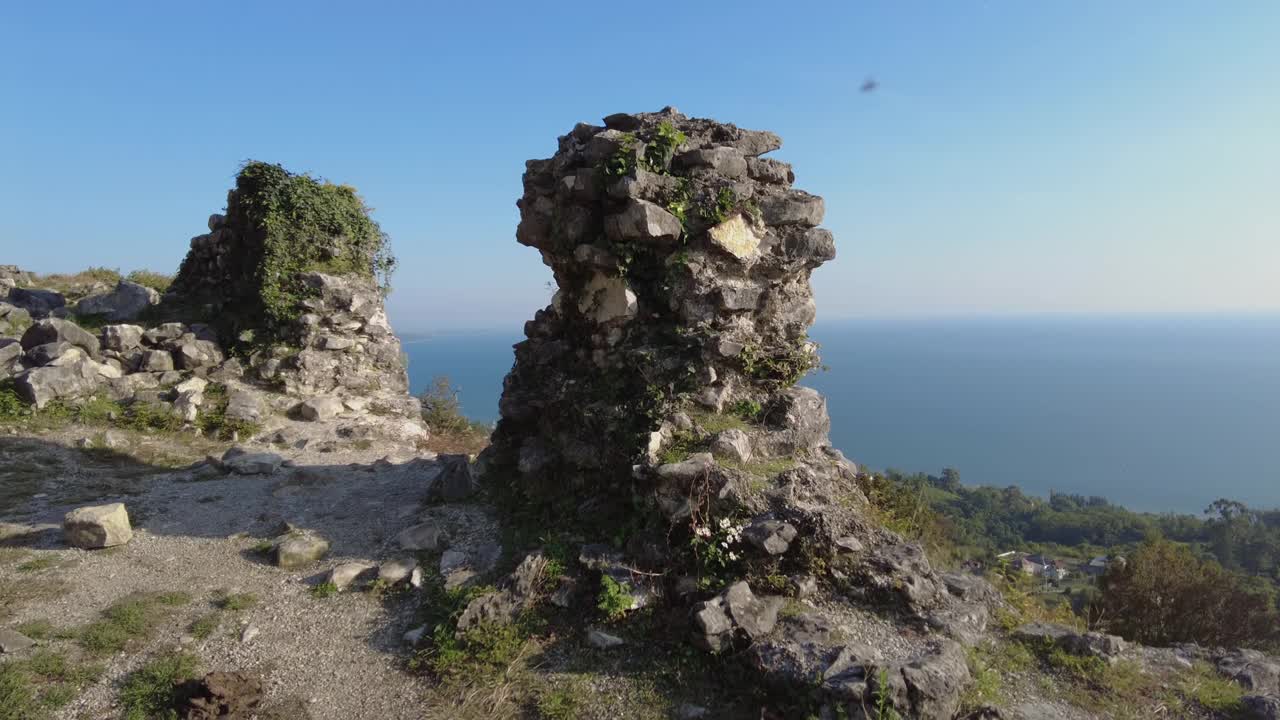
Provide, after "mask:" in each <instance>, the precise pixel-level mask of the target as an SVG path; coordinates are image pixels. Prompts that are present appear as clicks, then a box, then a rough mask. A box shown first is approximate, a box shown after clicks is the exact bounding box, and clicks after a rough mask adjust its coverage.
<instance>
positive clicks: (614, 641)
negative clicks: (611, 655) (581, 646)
mask: <svg viewBox="0 0 1280 720" xmlns="http://www.w3.org/2000/svg"><path fill="white" fill-rule="evenodd" d="M587 644H588V645H590V646H591V647H593V648H595V649H597V650H611V649H613V648H616V647H620V646H622V645H624V644H626V643H625V641H624V640H623V639H622V638H620V637H618V636H617V635H611V634H609V633H607V632H605V631H603V630H597V629H595V628H591V629H590V630H588V631H587Z"/></svg>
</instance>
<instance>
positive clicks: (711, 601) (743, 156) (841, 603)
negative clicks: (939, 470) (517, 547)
mask: <svg viewBox="0 0 1280 720" xmlns="http://www.w3.org/2000/svg"><path fill="white" fill-rule="evenodd" d="M780 145H781V140H780V139H779V138H778V137H777V136H776V135H774V134H772V133H768V132H759V131H751V130H743V129H740V128H737V127H735V126H733V125H729V124H725V123H718V122H715V121H712V120H705V119H695V118H687V117H685V116H684V115H681V114H679V113H677V112H676V111H674V110H672V109H666V110H663V111H661V112H658V113H642V114H637V115H613V116H610V117H607V118H605V126H604V127H596V126H592V125H578V126H577V127H575V128H574V129H573V130H572V131H571V132H570V133H569V134H568V135H565V136H564V137H561V138H560V144H559V150H558V152H557V153H556V154H555V155H554V156H553V157H551V158H549V159H546V160H532V161H529V162H528V163H527V165H526V168H527V169H526V172H525V175H524V195H523V197H522V198H521V199H520V201H519V203H518V205H519V208H520V216H521V217H520V225H519V228H518V230H517V232H516V238H517V240H518V241H519V242H521V243H523V244H525V245H528V246H531V247H534V248H536V249H538V250H539V251H540V253H541V255H542V260H543V262H544V263H546V264H547V265H548V266H549V267H550V268H551V269H552V272H553V274H554V276H555V282H556V285H557V286H558V291H557V292H556V294H555V296H554V298H553V300H552V303H551V305H550V306H549V307H546V308H544V309H542V310H540V311H538V312H537V314H536V315H535V317H534V318H533V320H531V321H529V322H528V323H527V324H526V326H525V335H526V338H527V339H525V340H524V341H523V342H521V343H519V344H518V345H517V346H516V348H515V365H514V367H513V368H512V370H511V372H510V374H509V375H508V376H507V378H506V381H505V384H504V387H503V395H502V401H501V405H500V411H501V419H500V421H499V423H498V425H497V427H496V429H495V432H494V434H493V438H492V440H493V442H492V444H491V446H490V448H489V449H488V450H486V452H485V453H484V454H483V455H482V456H481V458H480V461H479V462H478V465H479V471H480V474H481V477H482V479H483V482H484V484H485V486H486V489H487V491H488V492H490V493H491V494H492V495H493V496H494V497H495V498H496V499H497V500H498V501H499V503H500V504H503V505H505V506H506V507H508V508H510V509H512V510H514V511H515V516H516V517H520V515H521V514H525V517H527V516H528V515H533V516H534V517H535V518H537V519H538V520H541V521H542V525H540V527H548V529H549V530H550V529H555V530H559V531H561V532H563V531H566V530H568V529H572V531H573V532H574V533H575V534H580V535H582V536H583V537H587V538H592V539H595V540H606V541H608V542H612V543H615V544H616V545H617V546H619V547H617V548H616V549H615V548H613V547H610V546H609V545H604V544H601V545H595V544H593V545H588V546H584V547H583V548H582V554H581V555H580V557H579V561H580V563H581V564H582V565H583V566H584V567H587V568H591V569H592V572H595V573H598V574H599V575H600V576H601V577H602V578H604V577H607V578H609V579H610V580H612V581H613V583H614V585H616V586H617V588H621V590H619V591H620V592H623V593H625V594H626V595H628V596H629V598H630V602H629V604H630V606H631V607H633V608H634V607H645V606H649V605H651V604H657V603H661V602H669V603H684V604H686V605H687V606H688V610H689V621H690V625H691V629H690V630H691V638H690V639H691V640H692V642H693V643H694V644H695V645H697V646H698V647H701V648H704V649H706V650H709V651H712V652H723V651H726V650H729V649H736V650H740V651H742V657H744V658H745V659H746V662H747V663H748V664H749V665H750V666H752V667H753V668H754V669H755V670H756V671H757V672H758V673H759V674H760V678H761V681H762V682H763V683H765V684H767V685H768V686H771V687H776V688H778V689H780V690H781V691H782V692H783V693H786V694H789V695H793V696H799V697H804V698H810V699H816V700H817V701H818V702H819V703H820V704H821V705H822V706H823V707H822V709H821V711H820V712H819V713H818V714H820V715H822V716H824V717H825V716H827V715H830V716H833V717H834V716H835V714H836V713H837V712H843V713H845V714H847V715H848V716H850V717H861V712H862V710H863V709H865V708H866V707H868V706H869V703H873V702H876V698H880V699H881V701H882V702H887V703H889V704H891V705H893V707H894V708H895V710H896V712H897V713H899V714H900V715H902V716H903V717H918V718H930V719H936V720H942V719H943V718H951V717H952V716H953V715H954V714H955V712H956V710H957V709H958V697H959V694H960V690H961V689H962V688H963V687H964V685H965V684H966V683H967V682H968V680H969V673H968V669H967V666H966V663H965V660H964V651H963V648H962V647H961V645H960V643H961V642H972V641H973V638H974V637H976V636H977V635H978V634H980V633H981V632H982V630H983V628H984V627H985V623H986V620H987V609H986V605H984V604H983V602H982V601H981V600H979V599H977V597H976V595H979V594H981V593H980V592H978V590H977V589H975V588H978V589H980V581H975V583H970V582H968V581H967V580H965V579H963V578H960V579H956V580H955V581H950V580H948V579H947V578H944V577H942V576H940V575H938V574H937V573H936V572H935V571H934V570H933V569H932V568H931V567H930V564H929V561H928V558H927V557H926V556H925V554H924V552H923V549H922V548H921V547H920V546H919V545H915V544H911V543H906V542H904V541H903V540H902V539H901V538H900V537H898V536H897V535H895V534H894V533H892V532H889V531H888V530H886V529H884V528H883V527H881V526H880V525H879V523H877V522H876V520H875V513H874V511H873V510H872V508H871V507H870V506H869V503H868V502H867V499H866V496H865V494H864V493H863V487H864V486H865V485H864V483H865V481H866V477H865V476H863V475H860V474H859V472H858V469H857V467H856V466H855V465H854V464H853V463H851V462H849V461H848V460H847V459H846V458H845V457H844V455H843V454H841V453H840V451H839V450H836V449H835V448H832V447H831V445H830V441H829V438H828V432H829V430H830V424H831V423H830V419H829V417H828V415H827V407H826V401H825V400H824V399H823V398H822V396H821V395H819V394H818V393H817V392H816V391H814V390H812V389H809V388H805V387H802V386H799V385H797V384H796V383H797V381H798V380H799V379H800V378H801V377H802V376H803V375H804V374H805V373H806V372H807V371H809V370H810V369H812V368H813V367H814V366H815V365H816V364H817V363H818V356H817V353H816V348H815V346H814V345H813V344H812V343H811V342H809V340H808V339H807V337H806V333H807V330H808V328H809V326H810V324H811V323H812V322H813V320H814V314H815V309H814V301H813V293H812V290H811V288H810V285H809V279H810V275H811V273H812V272H813V270H814V269H815V268H817V267H819V266H820V265H822V264H823V263H824V262H827V261H829V260H831V259H833V258H834V257H835V245H834V240H833V238H832V235H831V233H830V232H828V231H826V230H824V229H822V228H821V227H819V225H820V223H821V222H822V216H823V203H822V199H821V198H819V197H817V196H814V195H811V194H809V193H807V192H804V191H803V190H799V189H796V188H794V187H792V183H793V182H794V175H793V173H792V172H791V168H790V167H789V166H788V165H786V164H785V163H782V162H779V161H777V160H773V159H769V158H764V157H761V156H762V155H764V154H766V153H768V152H770V151H772V150H775V149H777V148H778V147H780ZM602 582H603V580H602ZM615 590H616V588H615ZM784 592H785V593H788V594H790V595H792V596H793V597H796V598H804V599H806V600H807V603H808V604H806V605H804V606H803V608H802V609H800V610H799V611H798V614H797V613H791V614H789V615H787V616H784V615H783V614H782V613H781V612H780V610H781V608H782V607H783V606H784V598H783V596H782V593H784ZM476 602H477V603H478V602H481V601H479V600H478V601H476ZM621 604H623V605H625V604H628V603H626V602H623V603H621ZM879 613H886V614H887V615H888V616H889V617H892V618H893V621H892V622H884V621H882V620H874V621H872V622H871V625H876V624H877V623H883V624H882V625H881V627H885V628H887V629H886V631H885V633H884V637H885V638H889V637H896V636H897V635H898V632H897V630H896V627H894V626H896V624H897V623H899V622H902V623H910V624H912V625H914V626H915V628H916V629H917V631H918V633H919V638H920V640H921V641H920V642H917V643H910V644H906V645H902V646H897V647H893V648H872V647H868V646H866V645H863V644H860V643H849V642H848V641H847V639H846V638H845V637H844V636H843V634H842V633H841V632H840V631H839V630H838V628H840V627H841V626H842V624H843V623H844V622H845V621H846V620H847V618H848V617H849V616H850V615H853V616H861V617H864V618H867V617H877V616H878V615H879ZM871 625H868V627H870V626H871ZM868 637H869V636H868ZM814 678H818V679H819V680H820V681H821V683H822V684H821V687H818V688H815V685H814ZM815 690H817V691H818V692H817V694H815Z"/></svg>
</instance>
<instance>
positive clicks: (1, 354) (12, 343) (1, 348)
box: [0, 338, 22, 378]
mask: <svg viewBox="0 0 1280 720" xmlns="http://www.w3.org/2000/svg"><path fill="white" fill-rule="evenodd" d="M21 359H22V343H20V342H18V341H17V340H14V339H12V338H0V378H4V377H8V373H6V372H5V371H6V369H8V368H11V367H13V366H14V365H15V364H16V363H17V362H18V361H19V360H21Z"/></svg>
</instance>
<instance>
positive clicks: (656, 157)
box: [644, 120, 688, 174]
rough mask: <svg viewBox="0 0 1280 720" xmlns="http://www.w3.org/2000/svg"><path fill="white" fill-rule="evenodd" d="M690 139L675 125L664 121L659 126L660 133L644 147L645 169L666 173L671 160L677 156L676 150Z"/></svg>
mask: <svg viewBox="0 0 1280 720" xmlns="http://www.w3.org/2000/svg"><path fill="white" fill-rule="evenodd" d="M687 139H688V138H687V137H686V136H685V134H684V133H682V132H680V131H679V130H676V127H675V125H672V124H671V122H670V121H668V120H663V121H662V123H661V124H659V125H658V131H657V133H655V134H654V136H653V137H652V138H650V140H649V141H648V142H647V143H645V146H644V165H645V169H646V170H648V171H650V172H655V173H664V174H665V173H666V172H667V168H668V167H670V166H671V158H672V157H673V156H674V155H675V154H676V149H677V148H679V147H680V146H681V145H683V144H684V141H685V140H687Z"/></svg>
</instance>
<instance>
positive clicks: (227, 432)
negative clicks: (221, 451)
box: [196, 383, 262, 440]
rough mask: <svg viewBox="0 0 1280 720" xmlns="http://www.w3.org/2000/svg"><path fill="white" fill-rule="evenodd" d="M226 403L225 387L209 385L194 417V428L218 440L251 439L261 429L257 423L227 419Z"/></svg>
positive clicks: (219, 384)
mask: <svg viewBox="0 0 1280 720" xmlns="http://www.w3.org/2000/svg"><path fill="white" fill-rule="evenodd" d="M228 402H229V398H228V396H227V386H226V385H223V384H222V383H209V385H208V387H206V388H205V390H204V404H202V405H201V406H200V414H199V415H198V416H197V417H196V426H197V427H199V428H200V431H201V432H203V433H204V434H205V435H207V436H209V437H212V438H217V439H218V440H231V439H233V438H247V437H252V436H253V435H256V434H257V433H258V431H259V430H261V429H262V426H261V425H259V424H258V423H255V422H249V421H247V420H237V419H234V418H229V417H227V404H228Z"/></svg>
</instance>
